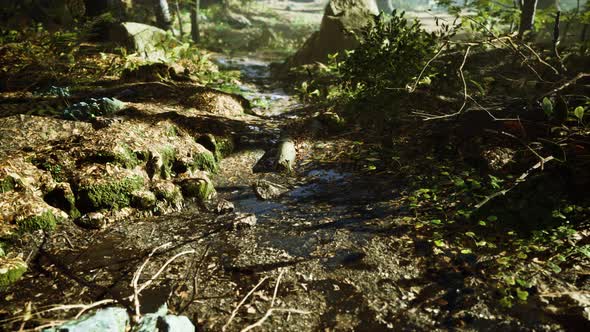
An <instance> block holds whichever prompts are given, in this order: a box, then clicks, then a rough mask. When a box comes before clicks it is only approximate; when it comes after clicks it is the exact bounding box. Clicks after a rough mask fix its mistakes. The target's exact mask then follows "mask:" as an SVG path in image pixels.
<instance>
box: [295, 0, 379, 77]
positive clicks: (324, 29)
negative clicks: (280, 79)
mask: <svg viewBox="0 0 590 332" xmlns="http://www.w3.org/2000/svg"><path fill="white" fill-rule="evenodd" d="M378 14H379V9H378V8H377V3H376V2H375V0H331V1H330V2H329V3H328V5H327V6H326V9H325V11H324V17H323V19H322V23H321V25H320V30H319V31H317V32H315V33H313V34H312V35H311V37H309V39H308V40H307V41H306V42H305V44H304V45H303V47H302V48H301V49H299V51H297V53H296V54H295V55H294V56H293V57H292V58H290V59H289V60H288V61H287V67H294V66H300V65H304V64H312V63H315V62H324V63H325V62H326V61H327V59H328V55H329V54H333V53H337V52H338V53H342V52H343V51H344V50H351V49H354V48H356V47H357V46H358V45H359V41H358V39H357V37H355V36H354V35H353V34H351V33H350V32H358V31H359V30H360V29H361V28H363V27H365V26H367V25H369V24H373V16H374V15H378Z"/></svg>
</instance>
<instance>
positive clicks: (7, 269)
mask: <svg viewBox="0 0 590 332" xmlns="http://www.w3.org/2000/svg"><path fill="white" fill-rule="evenodd" d="M26 271H27V263H25V261H23V259H22V258H20V257H14V258H9V257H7V256H5V257H0V290H2V289H5V288H7V287H8V286H10V285H12V284H14V283H15V282H17V281H18V280H19V279H20V278H21V277H22V276H23V274H25V272H26Z"/></svg>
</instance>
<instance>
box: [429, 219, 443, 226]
mask: <svg viewBox="0 0 590 332" xmlns="http://www.w3.org/2000/svg"><path fill="white" fill-rule="evenodd" d="M430 222H431V223H432V224H435V225H440V224H442V221H441V220H440V219H432V220H431V221H430Z"/></svg>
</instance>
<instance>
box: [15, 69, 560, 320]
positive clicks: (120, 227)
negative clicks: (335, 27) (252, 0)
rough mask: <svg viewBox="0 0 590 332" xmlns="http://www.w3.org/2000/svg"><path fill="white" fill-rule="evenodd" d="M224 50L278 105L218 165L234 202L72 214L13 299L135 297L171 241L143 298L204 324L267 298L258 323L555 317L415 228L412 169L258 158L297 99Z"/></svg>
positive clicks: (238, 316) (248, 89)
mask: <svg viewBox="0 0 590 332" xmlns="http://www.w3.org/2000/svg"><path fill="white" fill-rule="evenodd" d="M217 61H218V63H219V64H220V66H222V67H225V68H226V69H238V70H240V71H241V72H242V76H243V77H244V80H243V81H244V82H245V85H244V86H243V90H244V92H245V94H246V96H247V97H248V98H249V99H254V98H259V99H260V98H263V99H266V100H268V101H269V105H270V106H269V107H268V108H266V109H256V110H255V112H256V114H258V116H259V117H261V119H262V120H261V123H263V124H264V125H261V126H258V127H252V128H250V130H251V134H252V137H245V138H244V139H243V140H242V139H241V141H245V142H248V144H242V145H238V148H237V150H236V152H235V153H233V154H232V155H230V156H228V157H227V158H225V159H224V160H223V161H222V162H221V164H220V168H221V170H220V172H219V173H218V174H217V175H215V176H214V177H213V179H212V180H213V182H214V184H215V187H216V189H217V192H218V196H219V198H221V199H224V200H227V201H229V202H231V203H233V205H234V207H235V210H234V211H233V212H228V213H223V214H219V213H215V212H208V211H207V210H206V209H203V208H202V207H199V206H196V205H194V206H193V205H189V206H188V207H187V208H186V209H184V210H183V211H182V212H178V213H174V214H169V215H164V216H157V217H149V218H144V219H140V220H128V221H125V222H120V223H116V224H114V225H112V226H110V227H109V228H108V229H105V230H97V231H88V230H83V229H80V228H78V227H77V226H75V225H74V224H71V223H70V224H66V225H64V226H63V227H62V228H60V231H59V232H56V233H54V234H52V235H51V236H50V237H47V238H45V239H43V240H41V239H39V240H38V241H37V248H40V249H37V250H38V251H37V252H34V253H32V255H34V256H35V257H36V258H35V259H34V261H33V262H31V265H32V270H33V273H29V274H27V276H26V277H25V279H24V280H23V281H22V282H20V283H19V284H18V286H17V287H15V289H14V291H13V292H12V293H10V294H7V295H5V300H7V301H8V302H10V303H11V306H13V307H19V306H22V307H26V303H28V302H30V301H35V305H36V308H37V309H40V308H43V307H44V306H46V305H53V304H58V303H61V304H71V303H92V302H96V301H100V300H104V299H115V300H117V301H118V302H119V303H120V304H122V305H127V306H128V307H129V308H130V309H131V306H132V304H131V303H130V301H129V298H128V297H129V295H130V294H132V293H133V289H132V287H131V285H130V281H131V279H132V278H133V276H134V274H135V273H136V272H137V270H138V268H139V267H140V266H141V265H142V264H143V263H144V262H145V261H146V260H147V259H148V255H149V253H150V252H152V250H153V249H154V248H156V247H159V246H162V245H163V244H166V243H169V245H168V246H167V247H166V249H165V250H159V251H156V252H154V254H153V255H152V256H151V257H150V263H149V264H147V265H146V268H145V270H144V272H143V274H142V275H141V276H140V278H139V279H140V281H146V280H149V278H150V276H153V275H155V273H156V272H157V271H158V270H159V268H160V267H162V266H163V264H164V263H165V262H166V261H167V260H168V259H170V258H171V257H172V256H174V255H175V254H176V253H181V252H186V251H190V252H191V253H190V254H186V255H182V256H181V257H179V258H178V259H176V260H174V262H172V263H171V264H170V265H169V266H168V268H167V269H166V270H165V272H164V273H162V274H161V275H159V276H158V277H157V278H156V279H155V282H154V283H153V286H152V287H150V288H148V289H147V290H146V291H145V292H144V293H142V296H141V298H140V302H141V305H142V312H144V313H145V312H150V311H153V310H155V309H157V308H158V307H159V306H160V305H161V304H162V303H164V302H166V301H167V302H168V306H169V308H170V311H171V312H174V313H176V314H183V315H187V316H188V317H189V318H190V319H191V320H192V321H193V322H194V323H195V324H196V325H197V329H198V330H200V331H221V330H223V329H225V330H227V331H239V330H242V329H244V328H245V327H247V326H249V325H251V324H254V323H255V322H257V321H259V320H260V319H261V318H263V317H264V316H265V314H267V313H268V312H269V309H273V311H272V314H271V315H270V317H269V318H268V319H266V320H265V321H264V322H263V323H262V324H261V325H260V327H258V328H257V329H258V330H263V331H353V330H354V331H383V330H397V331H414V330H420V331H431V330H450V329H456V328H459V329H464V330H489V331H497V330H501V329H507V330H522V331H532V330H536V331H543V330H547V331H549V330H553V329H554V328H555V325H554V324H553V323H551V321H548V320H546V319H545V318H543V317H541V316H539V315H538V313H536V312H532V311H527V310H526V308H524V309H522V310H523V313H522V315H521V317H520V318H519V319H516V318H514V317H513V316H509V315H506V314H505V313H504V312H503V311H502V309H500V308H494V307H490V306H489V305H488V304H487V303H491V302H489V301H488V299H489V298H490V297H491V296H492V295H493V294H490V293H488V292H485V291H482V290H481V289H479V288H477V285H476V283H475V281H474V280H475V279H474V277H473V275H471V274H470V273H468V272H465V271H466V270H461V269H458V268H457V267H456V266H455V265H454V263H450V264H449V265H448V269H440V268H437V269H435V268H434V267H433V264H434V259H433V252H432V249H431V245H430V244H429V243H428V240H427V239H423V238H419V237H417V236H415V232H414V225H413V224H412V223H411V218H410V217H411V213H410V211H409V209H408V208H407V207H405V206H403V205H402V204H400V203H399V202H400V200H399V198H400V196H401V195H402V194H403V192H404V189H405V181H406V179H399V178H396V177H395V176H393V175H389V174H386V173H385V174H381V175H367V174H365V173H359V172H356V171H354V170H350V169H339V168H338V167H335V166H333V167H328V168H327V167H325V165H320V164H315V163H314V162H311V163H306V164H305V165H303V164H298V165H297V166H296V167H295V173H294V174H291V175H285V174H279V173H276V172H274V171H271V170H269V169H268V168H267V169H266V170H262V171H255V169H256V165H257V164H259V163H260V162H261V160H263V159H264V156H265V155H268V154H269V153H270V154H272V153H271V152H272V149H273V148H274V147H275V146H276V143H277V141H278V139H279V137H280V135H281V133H282V130H284V129H285V128H284V126H283V124H284V122H285V120H286V119H288V116H290V115H288V114H290V111H292V110H293V109H295V108H297V107H298V106H299V105H298V101H297V100H296V99H295V98H293V97H291V96H289V95H288V94H286V93H285V92H284V91H283V90H282V89H280V88H278V87H276V86H275V85H274V84H273V83H272V81H271V78H270V75H269V74H268V67H269V66H268V63H266V62H264V61H258V60H252V59H248V58H242V59H239V60H231V59H228V58H218V59H217ZM261 133H262V135H261ZM246 136H248V134H246ZM250 138H252V139H250ZM310 144H312V143H310ZM259 180H266V181H270V182H272V183H276V184H279V185H281V186H283V187H284V188H286V192H285V193H284V194H282V195H281V196H280V197H277V198H275V199H271V200H261V199H259V198H258V197H257V196H256V194H255V192H254V190H253V184H255V183H256V182H257V181H259ZM242 221H243V222H242ZM41 241H43V243H41ZM461 264H464V265H468V266H469V265H470V264H471V265H473V264H475V262H469V261H465V262H461ZM468 270H469V269H467V271H468ZM257 285H258V286H257ZM234 311H235V312H234ZM232 312H234V314H235V315H234V316H235V317H234V318H230V317H232ZM224 326H225V327H224Z"/></svg>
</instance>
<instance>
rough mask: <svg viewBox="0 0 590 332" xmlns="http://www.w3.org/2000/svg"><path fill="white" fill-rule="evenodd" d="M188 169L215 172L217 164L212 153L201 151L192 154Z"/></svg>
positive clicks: (217, 167)
mask: <svg viewBox="0 0 590 332" xmlns="http://www.w3.org/2000/svg"><path fill="white" fill-rule="evenodd" d="M189 170H191V171H196V170H199V171H208V172H211V173H217V171H218V170H219V166H218V165H217V161H216V160H215V156H214V155H213V153H211V152H209V151H203V152H199V153H197V154H195V155H194V156H193V160H192V162H191V163H190V164H189Z"/></svg>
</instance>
